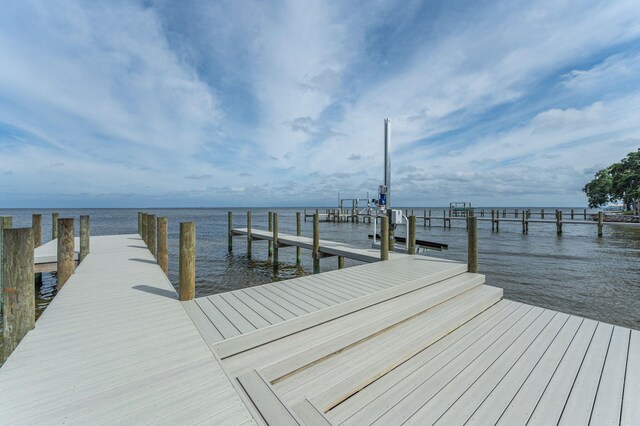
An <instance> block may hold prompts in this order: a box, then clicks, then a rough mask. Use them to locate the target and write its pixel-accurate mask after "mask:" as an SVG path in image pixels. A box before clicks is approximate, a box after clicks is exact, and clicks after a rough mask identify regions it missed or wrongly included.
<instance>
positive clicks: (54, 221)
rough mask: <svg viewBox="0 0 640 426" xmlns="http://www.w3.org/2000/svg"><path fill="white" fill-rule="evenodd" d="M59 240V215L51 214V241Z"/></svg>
mask: <svg viewBox="0 0 640 426" xmlns="http://www.w3.org/2000/svg"><path fill="white" fill-rule="evenodd" d="M56 238H58V213H56V212H53V213H51V239H52V240H55V239H56Z"/></svg>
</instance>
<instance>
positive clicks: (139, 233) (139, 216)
mask: <svg viewBox="0 0 640 426" xmlns="http://www.w3.org/2000/svg"><path fill="white" fill-rule="evenodd" d="M138 235H142V212H138Z"/></svg>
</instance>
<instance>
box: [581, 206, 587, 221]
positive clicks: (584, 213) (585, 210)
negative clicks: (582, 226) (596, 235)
mask: <svg viewBox="0 0 640 426" xmlns="http://www.w3.org/2000/svg"><path fill="white" fill-rule="evenodd" d="M582 214H583V215H584V217H583V219H584V220H587V209H584V210H583V212H582Z"/></svg>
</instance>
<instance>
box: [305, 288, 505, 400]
mask: <svg viewBox="0 0 640 426" xmlns="http://www.w3.org/2000/svg"><path fill="white" fill-rule="evenodd" d="M483 287H486V289H485V290H487V291H486V292H485V294H483V295H474V296H473V299H464V294H463V295H461V296H460V300H466V301H465V302H461V301H458V300H456V299H457V298H456V299H452V300H450V301H447V302H446V303H443V304H441V305H440V306H437V307H435V308H433V309H431V310H429V311H426V312H425V313H423V314H421V315H420V316H419V317H416V318H412V319H411V320H410V322H409V323H408V324H407V325H408V326H410V325H413V326H414V327H415V328H416V329H418V330H419V333H418V335H417V336H415V337H413V336H411V335H410V333H408V332H406V331H405V332H404V333H403V334H404V335H409V336H408V338H407V339H404V340H406V342H394V344H393V345H389V346H386V347H382V348H384V350H383V352H385V353H386V355H385V356H384V357H382V358H381V359H377V360H376V359H372V362H366V361H362V362H361V363H360V364H359V365H357V366H353V367H352V368H351V369H350V370H351V371H349V375H348V376H347V377H346V378H344V379H342V380H340V381H338V380H337V378H340V376H338V377H337V378H336V377H335V376H334V382H337V383H335V384H334V385H333V386H330V387H328V388H326V389H317V390H316V391H315V392H314V394H315V395H316V396H313V398H312V402H313V404H314V405H316V406H318V407H320V408H321V409H322V410H323V411H325V412H326V411H329V410H330V409H332V408H333V407H335V406H336V405H338V404H340V403H341V402H343V401H345V400H346V399H347V398H349V397H351V396H352V395H354V394H355V393H357V392H359V391H360V390H362V389H364V388H365V387H366V386H368V385H369V384H371V383H373V382H374V381H376V380H378V379H379V378H380V377H382V376H384V375H386V374H387V373H389V372H390V371H392V370H394V369H395V368H396V367H398V366H399V365H401V364H403V363H404V362H406V361H407V360H409V359H411V358H413V357H414V356H415V355H416V354H418V353H420V352H422V351H423V350H424V349H426V348H427V347H429V346H431V344H433V343H434V342H436V341H437V340H439V339H440V338H442V337H444V336H445V335H447V334H449V333H451V332H452V331H454V330H456V329H457V328H459V327H460V326H462V325H463V324H464V323H466V322H467V321H469V320H470V319H471V318H473V317H475V316H476V315H478V314H479V313H480V312H483V311H485V310H486V309H487V308H489V307H490V306H492V305H494V304H495V303H497V302H498V301H499V300H500V298H501V297H502V290H501V289H494V288H492V287H487V286H483ZM392 331H393V330H392ZM392 331H390V332H392ZM382 348H381V349H382Z"/></svg>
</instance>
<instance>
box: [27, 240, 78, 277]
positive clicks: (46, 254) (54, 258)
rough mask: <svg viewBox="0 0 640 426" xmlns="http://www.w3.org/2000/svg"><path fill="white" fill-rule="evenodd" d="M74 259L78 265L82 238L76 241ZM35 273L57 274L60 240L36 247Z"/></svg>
mask: <svg viewBox="0 0 640 426" xmlns="http://www.w3.org/2000/svg"><path fill="white" fill-rule="evenodd" d="M74 246H75V250H74V253H73V258H74V259H75V261H76V264H77V263H78V256H79V248H80V238H78V237H75V239H74ZM34 262H35V272H36V273H41V272H56V270H57V269H58V264H57V262H58V240H57V239H54V240H51V241H49V242H46V243H44V244H43V245H41V246H38V247H36V249H35V251H34Z"/></svg>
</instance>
